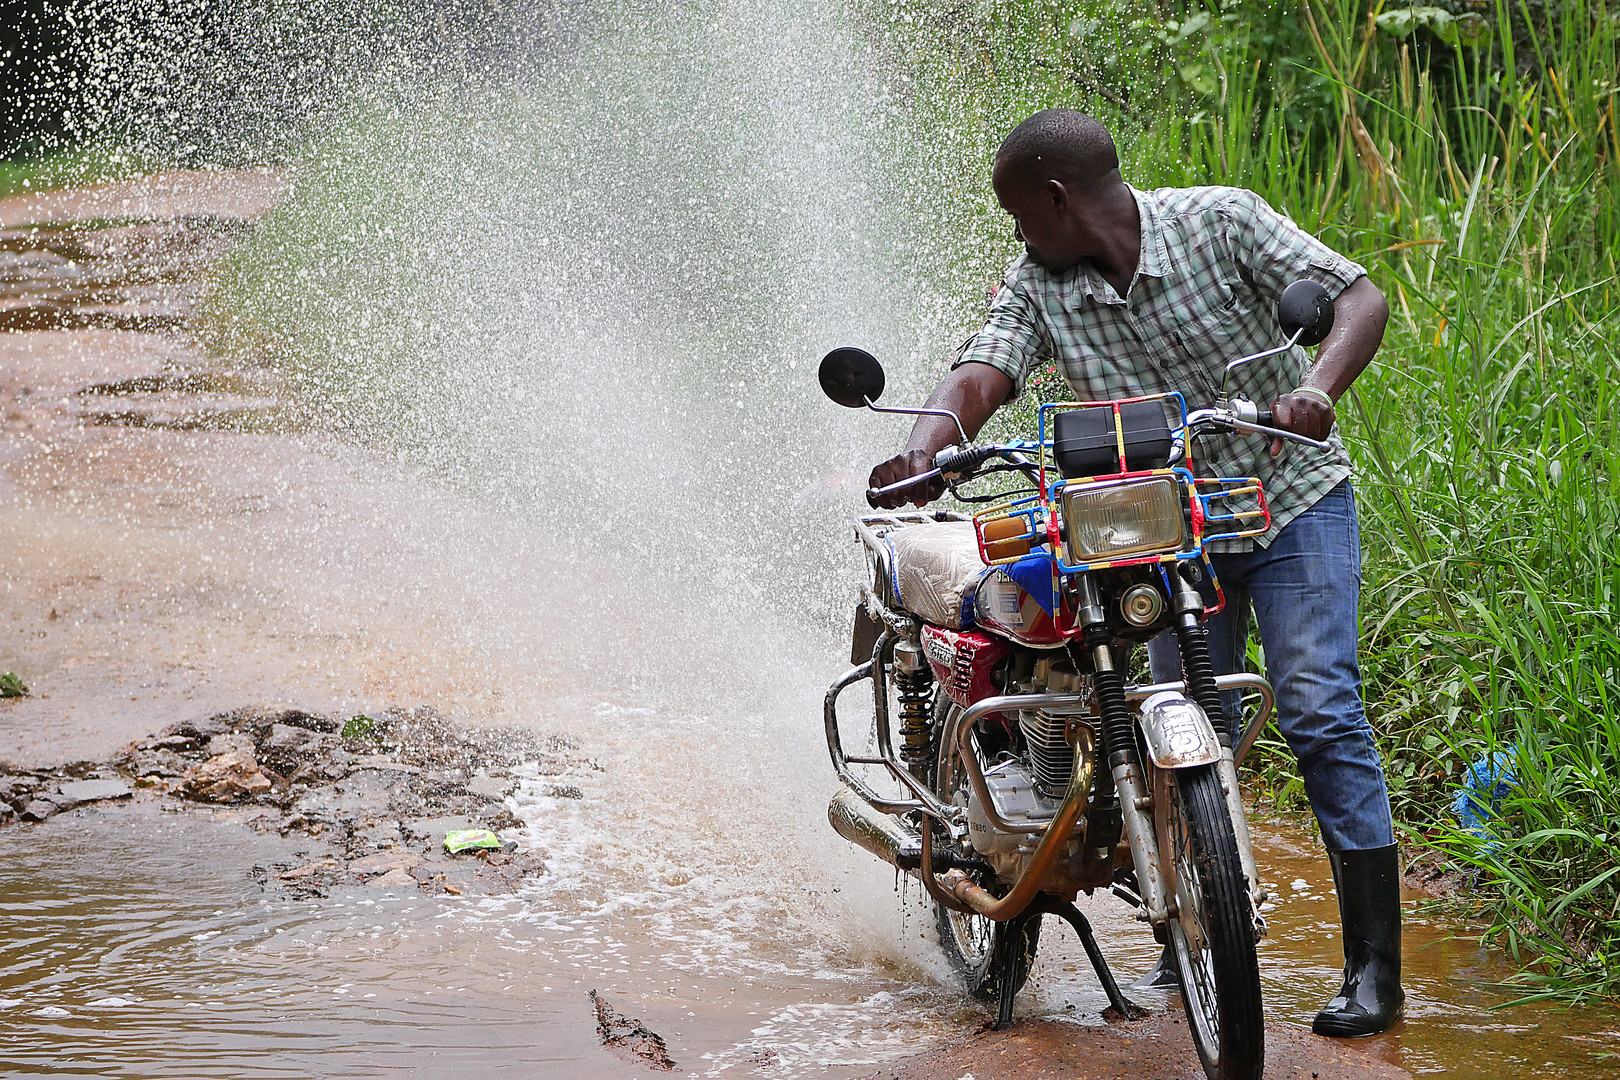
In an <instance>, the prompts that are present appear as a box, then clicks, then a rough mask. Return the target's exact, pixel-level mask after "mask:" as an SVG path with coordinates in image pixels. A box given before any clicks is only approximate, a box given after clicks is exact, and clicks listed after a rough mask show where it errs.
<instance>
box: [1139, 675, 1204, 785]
mask: <svg viewBox="0 0 1620 1080" xmlns="http://www.w3.org/2000/svg"><path fill="white" fill-rule="evenodd" d="M1139 722H1140V723H1141V725H1142V741H1143V742H1145V743H1146V744H1147V752H1148V757H1149V758H1151V759H1153V764H1154V765H1157V766H1158V767H1159V768H1161V769H1188V768H1191V767H1193V766H1194V765H1208V764H1211V763H1212V762H1216V761H1219V760H1220V759H1221V740H1220V739H1219V738H1217V737H1216V735H1215V725H1214V724H1211V723H1210V722H1209V717H1208V716H1207V715H1205V713H1204V710H1203V709H1202V708H1200V707H1199V705H1198V703H1197V702H1196V701H1192V700H1189V699H1188V698H1187V696H1186V695H1185V694H1180V693H1177V692H1175V691H1173V690H1167V691H1164V692H1163V693H1159V694H1154V695H1153V696H1152V697H1150V698H1148V699H1147V700H1146V701H1144V702H1142V716H1141V720H1140V721H1139Z"/></svg>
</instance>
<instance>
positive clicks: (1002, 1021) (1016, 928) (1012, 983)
mask: <svg viewBox="0 0 1620 1080" xmlns="http://www.w3.org/2000/svg"><path fill="white" fill-rule="evenodd" d="M1035 917H1036V913H1035V911H1034V907H1033V905H1032V906H1031V907H1030V909H1029V910H1026V911H1025V912H1024V914H1022V915H1018V916H1015V917H1013V918H1011V919H1008V920H1007V921H1006V922H1004V923H1001V924H1000V925H998V926H997V927H996V939H995V950H996V970H997V971H999V972H1001V985H1000V986H999V987H998V988H997V990H998V997H997V1006H996V1023H995V1026H994V1027H992V1028H991V1029H990V1030H991V1031H1002V1030H1005V1029H1006V1028H1009V1027H1011V1026H1012V1013H1013V996H1014V995H1015V994H1017V993H1018V983H1019V981H1020V980H1019V979H1017V978H1015V973H1016V970H1017V967H1016V965H1018V964H1020V963H1023V962H1024V958H1023V957H1021V956H1019V955H1018V954H1019V951H1020V950H1021V949H1023V947H1024V929H1025V927H1026V926H1027V925H1028V924H1029V920H1030V919H1032V918H1035Z"/></svg>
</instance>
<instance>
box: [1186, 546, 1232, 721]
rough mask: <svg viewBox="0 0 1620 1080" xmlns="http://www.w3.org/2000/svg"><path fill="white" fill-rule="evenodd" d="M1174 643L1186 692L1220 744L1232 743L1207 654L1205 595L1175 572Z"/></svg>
mask: <svg viewBox="0 0 1620 1080" xmlns="http://www.w3.org/2000/svg"><path fill="white" fill-rule="evenodd" d="M1176 583H1177V588H1176V599H1175V604H1176V644H1177V645H1179V646H1180V648H1181V666H1182V670H1183V671H1184V673H1185V674H1186V676H1187V692H1188V693H1189V694H1190V695H1191V696H1192V699H1193V700H1194V701H1196V702H1198V705H1199V707H1200V708H1202V709H1203V710H1204V714H1205V715H1206V716H1208V717H1209V722H1210V724H1211V725H1213V726H1214V728H1215V735H1216V737H1217V738H1219V739H1220V740H1221V745H1222V746H1227V747H1230V746H1231V745H1232V734H1231V727H1230V725H1228V724H1227V722H1226V711H1225V710H1224V709H1223V708H1222V707H1221V691H1220V689H1219V687H1217V686H1216V685H1215V663H1214V661H1213V660H1211V659H1210V655H1209V629H1208V628H1207V627H1205V626H1204V624H1203V622H1202V621H1201V620H1200V619H1199V615H1201V614H1202V613H1203V610H1204V598H1203V597H1202V596H1200V595H1199V593H1198V589H1197V587H1196V586H1195V585H1193V583H1192V582H1190V581H1188V580H1187V579H1186V578H1185V577H1183V576H1181V575H1180V574H1177V575H1176Z"/></svg>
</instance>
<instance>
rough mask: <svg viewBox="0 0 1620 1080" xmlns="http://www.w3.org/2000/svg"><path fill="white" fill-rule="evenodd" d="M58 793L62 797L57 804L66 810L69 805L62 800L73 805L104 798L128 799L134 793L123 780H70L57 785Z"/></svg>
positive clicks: (98, 800)
mask: <svg viewBox="0 0 1620 1080" xmlns="http://www.w3.org/2000/svg"><path fill="white" fill-rule="evenodd" d="M56 790H57V794H58V795H59V796H60V797H61V798H60V799H58V801H57V805H59V806H61V808H62V809H64V810H66V809H68V807H67V806H66V805H64V804H63V802H62V800H68V801H69V802H71V804H72V805H73V806H78V805H79V804H81V803H87V802H100V801H101V800H102V799H127V798H129V797H130V795H131V794H133V793H132V792H131V791H130V790H129V785H128V784H126V783H124V782H123V781H122V780H70V781H68V782H66V783H63V784H58V785H57V789H56Z"/></svg>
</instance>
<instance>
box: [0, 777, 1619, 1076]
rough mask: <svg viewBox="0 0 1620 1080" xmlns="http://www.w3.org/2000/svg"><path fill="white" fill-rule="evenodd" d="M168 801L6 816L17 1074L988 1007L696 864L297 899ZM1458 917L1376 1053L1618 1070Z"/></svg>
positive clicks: (862, 1058)
mask: <svg viewBox="0 0 1620 1080" xmlns="http://www.w3.org/2000/svg"><path fill="white" fill-rule="evenodd" d="M604 794H606V792H603V791H598V792H596V793H594V794H593V795H592V796H590V797H587V798H586V799H584V800H579V804H580V805H579V808H578V814H579V817H578V818H576V819H575V820H573V821H570V820H568V816H567V815H564V814H558V813H556V808H555V807H550V806H545V805H542V800H539V799H533V798H530V797H526V796H521V795H520V797H519V799H518V800H517V802H518V803H519V805H520V806H524V807H525V808H526V813H525V818H526V819H527V820H531V821H534V822H540V823H545V824H542V825H539V826H537V828H538V829H539V830H549V831H550V836H549V837H548V838H549V839H552V840H553V841H554V840H555V835H556V832H557V831H559V830H561V831H574V830H577V831H578V833H579V834H580V835H601V834H600V833H599V832H597V829H598V828H599V825H600V823H597V822H591V821H589V820H588V819H589V818H591V817H592V816H594V815H595V814H598V813H600V812H602V810H603V809H605V807H604V805H603V800H602V798H601V797H602V795H604ZM160 805H161V804H157V803H154V802H151V801H140V800H138V801H136V802H135V803H133V804H130V805H127V806H121V807H103V808H100V809H84V810H79V811H74V812H71V813H69V814H65V815H60V816H58V817H57V818H54V819H52V820H51V821H50V822H47V823H46V824H44V825H39V826H31V827H14V828H11V829H7V830H4V831H0V898H3V899H0V919H3V920H4V923H3V924H4V925H5V926H6V927H7V932H6V934H5V935H4V938H3V940H0V1072H3V1073H5V1074H6V1075H17V1074H27V1073H47V1072H48V1073H52V1074H59V1075H86V1076H152V1077H160V1076H174V1077H195V1076H241V1077H254V1078H258V1077H266V1078H268V1077H317V1076H319V1077H340V1076H355V1075H381V1074H389V1075H395V1074H397V1075H407V1076H436V1075H445V1074H446V1072H447V1071H448V1070H452V1069H453V1070H454V1074H455V1075H464V1076H475V1077H481V1076H504V1075H523V1076H560V1077H561V1076H566V1077H580V1078H586V1080H590V1078H597V1077H601V1078H609V1077H625V1076H630V1075H665V1074H663V1073H656V1072H654V1071H653V1070H650V1069H638V1068H637V1067H636V1066H634V1065H633V1064H631V1063H627V1062H626V1061H624V1060H621V1059H620V1058H616V1057H614V1056H611V1055H610V1054H609V1053H608V1052H606V1051H605V1050H603V1049H602V1047H601V1046H600V1045H599V1044H598V1039H597V1032H596V1023H595V1016H594V1013H593V1009H592V1005H591V1002H590V1000H589V999H588V997H587V994H588V992H589V991H592V990H595V991H597V992H598V993H599V994H601V995H602V996H603V997H604V999H605V1000H607V1001H609V1002H610V1003H612V1005H613V1007H614V1008H615V1009H616V1010H617V1011H619V1012H620V1013H621V1014H624V1015H627V1016H632V1017H635V1018H637V1019H639V1020H640V1021H642V1022H643V1023H644V1024H645V1025H646V1026H647V1027H648V1028H650V1029H651V1030H653V1031H655V1032H657V1033H658V1034H659V1035H660V1036H662V1037H663V1039H664V1040H665V1042H666V1044H667V1046H668V1050H669V1054H670V1056H671V1058H672V1059H673V1060H674V1061H675V1062H676V1066H677V1067H676V1069H675V1075H682V1076H724V1075H768V1076H794V1077H798V1076H819V1077H834V1078H836V1077H853V1076H864V1075H867V1074H868V1073H870V1071H871V1070H872V1069H873V1067H874V1066H877V1065H879V1064H881V1063H883V1062H886V1061H896V1060H900V1059H903V1058H905V1057H906V1056H908V1055H910V1054H913V1053H916V1052H919V1051H922V1050H926V1049H928V1048H929V1047H930V1046H933V1045H937V1044H940V1043H943V1042H945V1041H947V1040H949V1039H951V1038H953V1037H960V1036H962V1035H965V1034H968V1033H970V1032H971V1031H973V1030H974V1029H976V1028H978V1027H980V1026H981V1025H982V1024H983V1023H984V1022H985V1021H986V1020H987V1019H988V1014H987V1013H986V1012H985V1011H984V1010H983V1009H981V1008H979V1007H977V1006H974V1005H971V1004H969V1003H966V1002H964V1001H963V1000H962V999H961V998H960V996H959V995H958V994H957V993H956V992H955V990H954V989H953V988H951V987H949V986H948V985H945V984H944V980H943V978H942V974H943V973H942V972H940V971H937V970H933V969H931V968H930V967H929V966H928V965H927V964H926V963H924V962H920V961H907V960H896V959H893V958H890V959H886V960H885V959H881V958H874V957H871V956H867V957H864V958H863V957H860V956H858V955H850V954H849V953H847V952H844V951H843V950H842V949H841V946H840V943H839V942H837V941H836V940H833V939H829V937H828V936H827V934H826V933H825V931H823V932H821V933H814V932H810V931H809V928H808V927H806V926H804V925H802V924H799V923H797V922H796V920H793V919H790V918H789V919H784V918H775V919H773V918H772V917H771V916H770V913H767V912H761V911H759V910H757V908H756V907H755V905H754V903H753V901H754V900H755V897H751V896H749V895H747V894H745V893H738V894H736V895H732V896H729V897H727V896H719V895H715V892H714V889H713V886H712V885H711V884H706V883H705V882H702V881H699V880H695V879H694V880H692V881H686V882H679V878H678V876H677V875H673V874H668V873H666V874H665V875H663V877H662V879H660V878H659V877H658V876H656V875H655V876H652V877H644V878H642V879H641V880H640V881H639V882H638V883H637V884H638V886H639V887H637V888H633V889H632V888H626V887H624V883H623V882H622V881H621V880H620V878H621V875H620V873H618V872H615V870H617V869H619V868H614V867H611V866H610V867H609V871H608V872H607V873H604V874H599V875H591V874H590V873H589V871H588V867H587V866H585V865H583V864H582V863H581V862H579V861H576V859H579V858H582V857H583V856H584V855H585V854H586V853H584V852H581V853H579V854H578V855H570V854H569V853H567V852H566V851H563V852H560V853H559V856H558V857H557V858H556V859H555V860H554V864H553V870H554V874H553V876H552V878H551V879H550V880H549V881H545V882H541V883H537V884H535V885H533V886H531V887H530V888H528V889H527V890H525V891H524V892H523V893H521V894H519V895H517V896H513V897H503V898H483V899H477V900H474V899H471V898H468V899H461V898H449V897H444V898H428V897H423V896H421V895H417V894H414V893H401V892H399V891H397V890H379V889H368V888H352V889H349V890H347V891H342V890H340V891H337V892H334V894H333V895H332V896H331V897H330V898H328V899H326V900H321V901H295V900H290V899H287V898H286V897H285V896H278V895H277V894H276V892H275V890H274V889H266V887H265V886H264V884H263V882H264V877H265V874H264V870H265V868H266V867H271V866H274V865H275V864H276V863H277V862H278V861H285V860H288V859H291V858H293V857H294V856H295V855H296V851H295V845H293V844H292V843H290V842H289V841H285V840H281V839H278V838H274V837H265V836H261V835H257V834H254V833H252V832H250V831H248V830H246V829H245V828H243V827H242V826H241V825H239V824H237V823H235V822H233V821H230V820H228V819H227V820H218V821H215V820H209V819H207V817H206V815H200V814H198V813H196V812H187V813H171V812H165V811H164V810H162V809H160V808H159V806H160ZM579 818H584V819H587V820H580V819H579ZM1308 842H1309V838H1308V837H1306V836H1304V835H1303V834H1302V833H1300V832H1299V831H1297V830H1295V829H1291V828H1286V827H1279V826H1276V825H1273V826H1271V827H1268V828H1266V829H1265V830H1263V831H1262V833H1261V848H1260V856H1261V865H1262V867H1263V868H1264V870H1263V873H1265V874H1266V875H1267V877H1269V878H1274V879H1276V880H1275V881H1274V884H1275V885H1278V886H1280V887H1281V890H1282V893H1283V897H1284V899H1283V901H1282V902H1281V903H1280V904H1279V906H1278V908H1277V909H1276V910H1275V911H1274V912H1272V913H1271V935H1270V937H1269V938H1268V939H1267V940H1266V942H1265V943H1264V944H1263V946H1262V949H1261V958H1262V964H1263V965H1264V976H1265V992H1266V1005H1267V1012H1268V1016H1269V1017H1270V1018H1271V1019H1272V1020H1274V1021H1281V1022H1284V1023H1293V1024H1302V1023H1304V1022H1306V1021H1308V1018H1309V1015H1310V1013H1311V1011H1313V1010H1314V1009H1315V1008H1316V1007H1318V1006H1319V1004H1320V1000H1319V999H1320V997H1321V995H1323V994H1324V993H1326V992H1328V990H1327V988H1328V986H1329V983H1330V982H1331V981H1332V980H1333V978H1334V976H1335V974H1336V970H1337V965H1336V963H1334V952H1335V951H1336V949H1337V942H1336V939H1335V937H1334V934H1333V927H1332V925H1331V921H1330V918H1329V911H1328V907H1329V905H1331V904H1332V898H1331V896H1329V895H1327V887H1328V884H1329V883H1327V882H1324V881H1323V880H1321V878H1320V876H1319V874H1318V872H1317V865H1318V863H1320V861H1321V860H1319V859H1318V858H1316V857H1315V856H1314V855H1312V854H1310V853H1309V852H1308V850H1306V848H1307V845H1308ZM613 854H616V853H612V852H604V851H602V850H601V849H600V848H598V849H596V850H595V851H594V852H592V853H591V856H592V858H595V859H603V858H604V856H607V857H611V856H612V855H613ZM854 854H856V853H855V852H854V851H853V849H852V850H851V855H852V856H853V855H854ZM856 865H857V867H858V866H859V864H856ZM677 882H679V883H677ZM685 890H690V891H691V893H692V895H683V892H684V891H685ZM839 895H842V894H839ZM837 899H838V897H837V896H834V897H833V900H834V901H835V902H836V901H837ZM888 899H889V902H890V903H892V904H893V905H894V906H896V907H898V906H899V904H900V901H899V899H898V898H897V897H890V898H888ZM1083 906H1084V907H1086V908H1087V910H1088V911H1089V912H1090V913H1091V915H1092V918H1093V919H1094V921H1095V922H1096V924H1097V925H1098V928H1099V932H1100V934H1101V936H1102V938H1103V941H1104V947H1105V949H1106V951H1107V952H1108V954H1109V956H1110V957H1111V959H1112V961H1113V963H1114V964H1115V966H1116V968H1117V969H1118V970H1119V971H1120V972H1121V973H1122V974H1130V975H1134V974H1137V973H1139V972H1140V971H1141V970H1142V969H1143V968H1144V967H1145V966H1146V965H1147V963H1148V962H1150V960H1151V958H1152V956H1153V954H1154V949H1153V948H1152V946H1151V942H1150V941H1149V940H1148V939H1147V937H1146V935H1144V934H1143V933H1142V932H1141V931H1140V929H1139V928H1138V927H1136V926H1135V925H1134V924H1133V923H1131V922H1129V921H1128V920H1126V919H1124V918H1123V917H1122V915H1123V910H1122V906H1121V905H1119V904H1117V903H1114V902H1111V901H1108V900H1098V901H1096V902H1092V903H1087V904H1084V905H1083ZM928 921H929V920H928V919H927V918H926V916H925V914H924V913H923V912H922V910H921V908H920V905H917V904H916V903H915V902H914V903H913V904H912V905H911V918H910V919H909V920H908V921H907V922H906V923H905V924H904V925H905V926H906V927H907V928H908V929H909V931H910V932H912V933H920V931H921V927H923V926H924V925H926V923H927V922H928ZM1460 929H1461V928H1458V927H1451V926H1447V925H1445V924H1440V923H1430V922H1428V921H1425V920H1424V919H1422V918H1421V917H1418V916H1415V915H1414V914H1413V913H1412V912H1411V911H1410V910H1409V913H1408V922H1407V946H1406V962H1407V965H1408V977H1407V989H1408V994H1409V1004H1408V1018H1407V1020H1406V1022H1405V1023H1404V1024H1402V1025H1401V1026H1400V1027H1399V1028H1398V1029H1397V1030H1396V1031H1395V1032H1394V1033H1392V1034H1390V1035H1388V1036H1385V1037H1383V1038H1380V1039H1378V1040H1376V1043H1375V1044H1374V1046H1372V1047H1370V1048H1371V1049H1372V1050H1373V1052H1374V1053H1375V1054H1376V1055H1377V1056H1378V1057H1380V1058H1383V1059H1385V1060H1387V1061H1390V1062H1391V1063H1393V1064H1398V1065H1401V1066H1403V1067H1404V1068H1406V1069H1408V1070H1410V1071H1411V1072H1413V1073H1414V1074H1417V1075H1431V1074H1432V1075H1438V1076H1448V1077H1460V1078H1470V1080H1471V1078H1479V1080H1500V1078H1509V1077H1514V1078H1516V1077H1526V1078H1528V1077H1538V1078H1539V1077H1559V1078H1562V1077H1570V1078H1574V1077H1584V1076H1590V1075H1594V1074H1595V1072H1596V1071H1600V1070H1602V1069H1603V1068H1604V1067H1605V1066H1604V1064H1603V1062H1602V1060H1601V1059H1600V1058H1599V1057H1597V1054H1599V1053H1601V1052H1602V1050H1603V1049H1604V1048H1605V1047H1607V1046H1609V1045H1612V1040H1613V1039H1614V1038H1616V1037H1617V1036H1616V1035H1615V1029H1616V1028H1617V1027H1620V1017H1617V1016H1616V1015H1615V1013H1614V1012H1613V1011H1609V1010H1590V1009H1583V1010H1575V1011H1563V1010H1558V1009H1553V1008H1547V1007H1539V1006H1538V1007H1517V1008H1514V1009H1511V1010H1507V1011H1505V1012H1501V1013H1491V1012H1489V1011H1488V1009H1489V1007H1490V1006H1491V1005H1493V1004H1497V1003H1500V1002H1502V1001H1504V1000H1507V999H1506V997H1505V996H1504V995H1503V994H1502V993H1500V992H1498V991H1494V990H1491V989H1488V988H1487V986H1486V985H1485V984H1486V983H1488V982H1490V981H1494V980H1497V979H1500V978H1502V977H1504V976H1505V975H1507V974H1509V973H1510V970H1511V969H1509V968H1508V967H1507V966H1506V965H1505V964H1504V963H1503V962H1502V960H1501V959H1500V958H1499V957H1493V956H1491V955H1490V954H1488V953H1487V952H1485V951H1483V950H1480V949H1478V948H1477V947H1476V946H1473V945H1471V944H1469V943H1467V942H1466V941H1462V940H1452V938H1451V936H1452V935H1453V934H1454V933H1456V932H1457V931H1458V930H1460ZM919 944H921V943H920V942H919ZM1133 994H1134V995H1135V996H1136V997H1137V998H1138V999H1139V1000H1142V1001H1144V1002H1147V1003H1149V1004H1150V1005H1153V1006H1156V1007H1161V1008H1174V1002H1173V1001H1171V1000H1167V999H1165V998H1164V997H1162V996H1159V995H1155V994H1153V993H1151V992H1144V991H1140V990H1137V991H1133ZM1105 1004H1106V1002H1104V1001H1103V1000H1102V997H1101V994H1100V993H1099V992H1098V991H1097V989H1096V986H1095V982H1094V979H1093V977H1092V976H1091V974H1090V972H1089V970H1088V969H1087V967H1086V964H1085V960H1084V957H1083V954H1082V953H1081V952H1080V950H1079V948H1078V946H1077V945H1076V944H1075V942H1074V941H1072V940H1070V939H1069V938H1067V937H1065V936H1063V935H1061V934H1057V933H1053V934H1048V935H1045V936H1044V938H1043V942H1042V952H1041V954H1040V957H1039V958H1038V960H1037V963H1036V967H1035V972H1034V976H1033V979H1032V983H1031V986H1030V988H1029V989H1028V990H1026V991H1025V993H1024V994H1023V995H1022V996H1021V997H1020V1000H1019V1009H1018V1015H1019V1019H1020V1020H1031V1019H1035V1018H1040V1017H1051V1018H1056V1019H1060V1020H1070V1021H1074V1022H1078V1023H1083V1024H1095V1023H1099V1022H1100V1020H1099V1013H1100V1011H1101V1009H1102V1007H1103V1005H1105ZM1358 1046H1360V1047H1367V1044H1365V1043H1363V1044H1358ZM762 1066H763V1067H764V1068H762Z"/></svg>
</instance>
